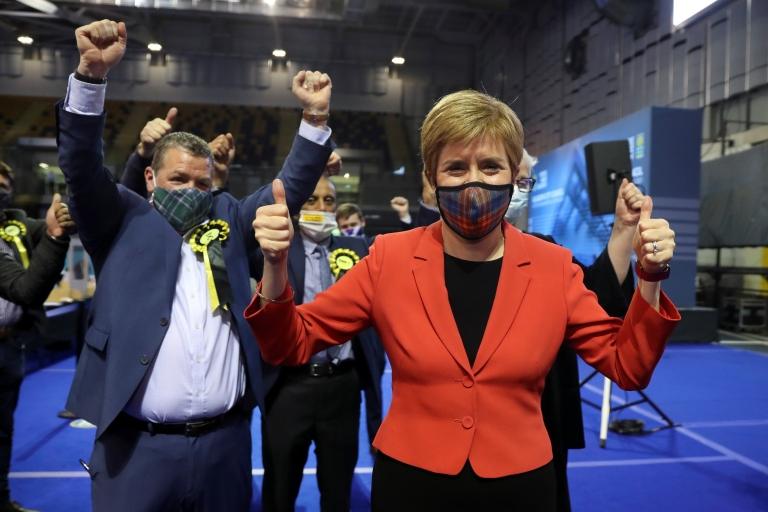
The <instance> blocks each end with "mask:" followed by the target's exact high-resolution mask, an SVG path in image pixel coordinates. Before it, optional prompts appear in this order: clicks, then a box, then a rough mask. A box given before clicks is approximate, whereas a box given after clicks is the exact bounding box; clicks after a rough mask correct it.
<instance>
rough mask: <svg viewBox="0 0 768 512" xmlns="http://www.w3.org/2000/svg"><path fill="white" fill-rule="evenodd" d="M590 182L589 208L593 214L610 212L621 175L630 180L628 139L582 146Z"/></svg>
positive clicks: (630, 168) (630, 166)
mask: <svg viewBox="0 0 768 512" xmlns="http://www.w3.org/2000/svg"><path fill="white" fill-rule="evenodd" d="M584 156H585V158H586V162H587V183H588V185H589V208H590V210H591V211H592V214H593V215H602V214H605V213H613V212H614V211H615V209H616V195H617V194H618V192H619V185H621V180H622V178H627V179H628V180H629V181H632V162H631V161H630V160H629V142H628V141H627V140H611V141H606V142H592V143H590V144H587V145H586V146H584Z"/></svg>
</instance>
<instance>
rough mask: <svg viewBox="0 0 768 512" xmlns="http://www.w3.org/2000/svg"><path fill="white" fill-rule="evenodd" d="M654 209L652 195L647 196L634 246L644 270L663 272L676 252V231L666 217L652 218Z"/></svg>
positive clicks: (633, 241)
mask: <svg viewBox="0 0 768 512" xmlns="http://www.w3.org/2000/svg"><path fill="white" fill-rule="evenodd" d="M652 211H653V201H652V200H651V198H650V196H645V199H644V200H643V205H642V207H641V209H640V221H639V222H638V223H637V228H636V230H635V235H634V238H633V240H632V246H633V247H634V249H635V254H636V255H637V261H638V262H640V266H641V267H643V270H645V271H646V272H663V271H664V270H666V268H667V266H668V265H669V262H670V261H671V260H672V255H673V254H674V252H675V232H674V231H672V230H671V229H670V227H669V222H667V221H666V220H665V219H652V218H651V212H652Z"/></svg>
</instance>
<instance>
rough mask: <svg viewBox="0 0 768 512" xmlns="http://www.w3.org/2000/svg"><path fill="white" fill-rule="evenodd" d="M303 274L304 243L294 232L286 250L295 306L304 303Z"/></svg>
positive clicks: (298, 234)
mask: <svg viewBox="0 0 768 512" xmlns="http://www.w3.org/2000/svg"><path fill="white" fill-rule="evenodd" d="M304 272H305V270H304V242H303V241H302V239H301V234H300V233H298V230H296V232H294V235H293V240H292V241H291V245H290V247H289V248H288V275H289V279H290V280H291V286H292V287H293V297H294V302H295V303H296V304H303V303H304Z"/></svg>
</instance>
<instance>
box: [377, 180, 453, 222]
mask: <svg viewBox="0 0 768 512" xmlns="http://www.w3.org/2000/svg"><path fill="white" fill-rule="evenodd" d="M389 205H390V207H391V208H392V209H393V210H394V211H395V213H397V216H398V218H399V219H400V227H401V229H411V228H414V227H419V226H429V225H430V224H432V223H433V222H437V221H438V220H440V211H439V210H438V208H437V199H436V197H435V189H434V187H433V186H432V184H430V183H429V180H428V179H427V176H426V174H425V173H424V172H423V171H422V173H421V199H419V211H418V213H417V215H416V221H415V223H414V220H413V218H412V217H411V212H410V204H409V202H408V199H406V198H405V197H403V196H395V197H393V198H392V200H391V201H390V202H389Z"/></svg>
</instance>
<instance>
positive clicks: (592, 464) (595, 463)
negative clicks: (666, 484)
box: [568, 455, 733, 468]
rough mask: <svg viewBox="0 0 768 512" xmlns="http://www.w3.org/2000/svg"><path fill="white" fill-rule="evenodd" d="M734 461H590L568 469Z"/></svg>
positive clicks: (723, 458) (716, 457)
mask: <svg viewBox="0 0 768 512" xmlns="http://www.w3.org/2000/svg"><path fill="white" fill-rule="evenodd" d="M728 460H733V459H732V458H730V457H727V456H725V455H712V456H710V457H672V458H656V459H621V460H588V461H581V462H569V463H568V468H599V467H605V466H613V467H615V466H645V465H651V464H680V463H697V464H699V463H702V462H724V461H728Z"/></svg>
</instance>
